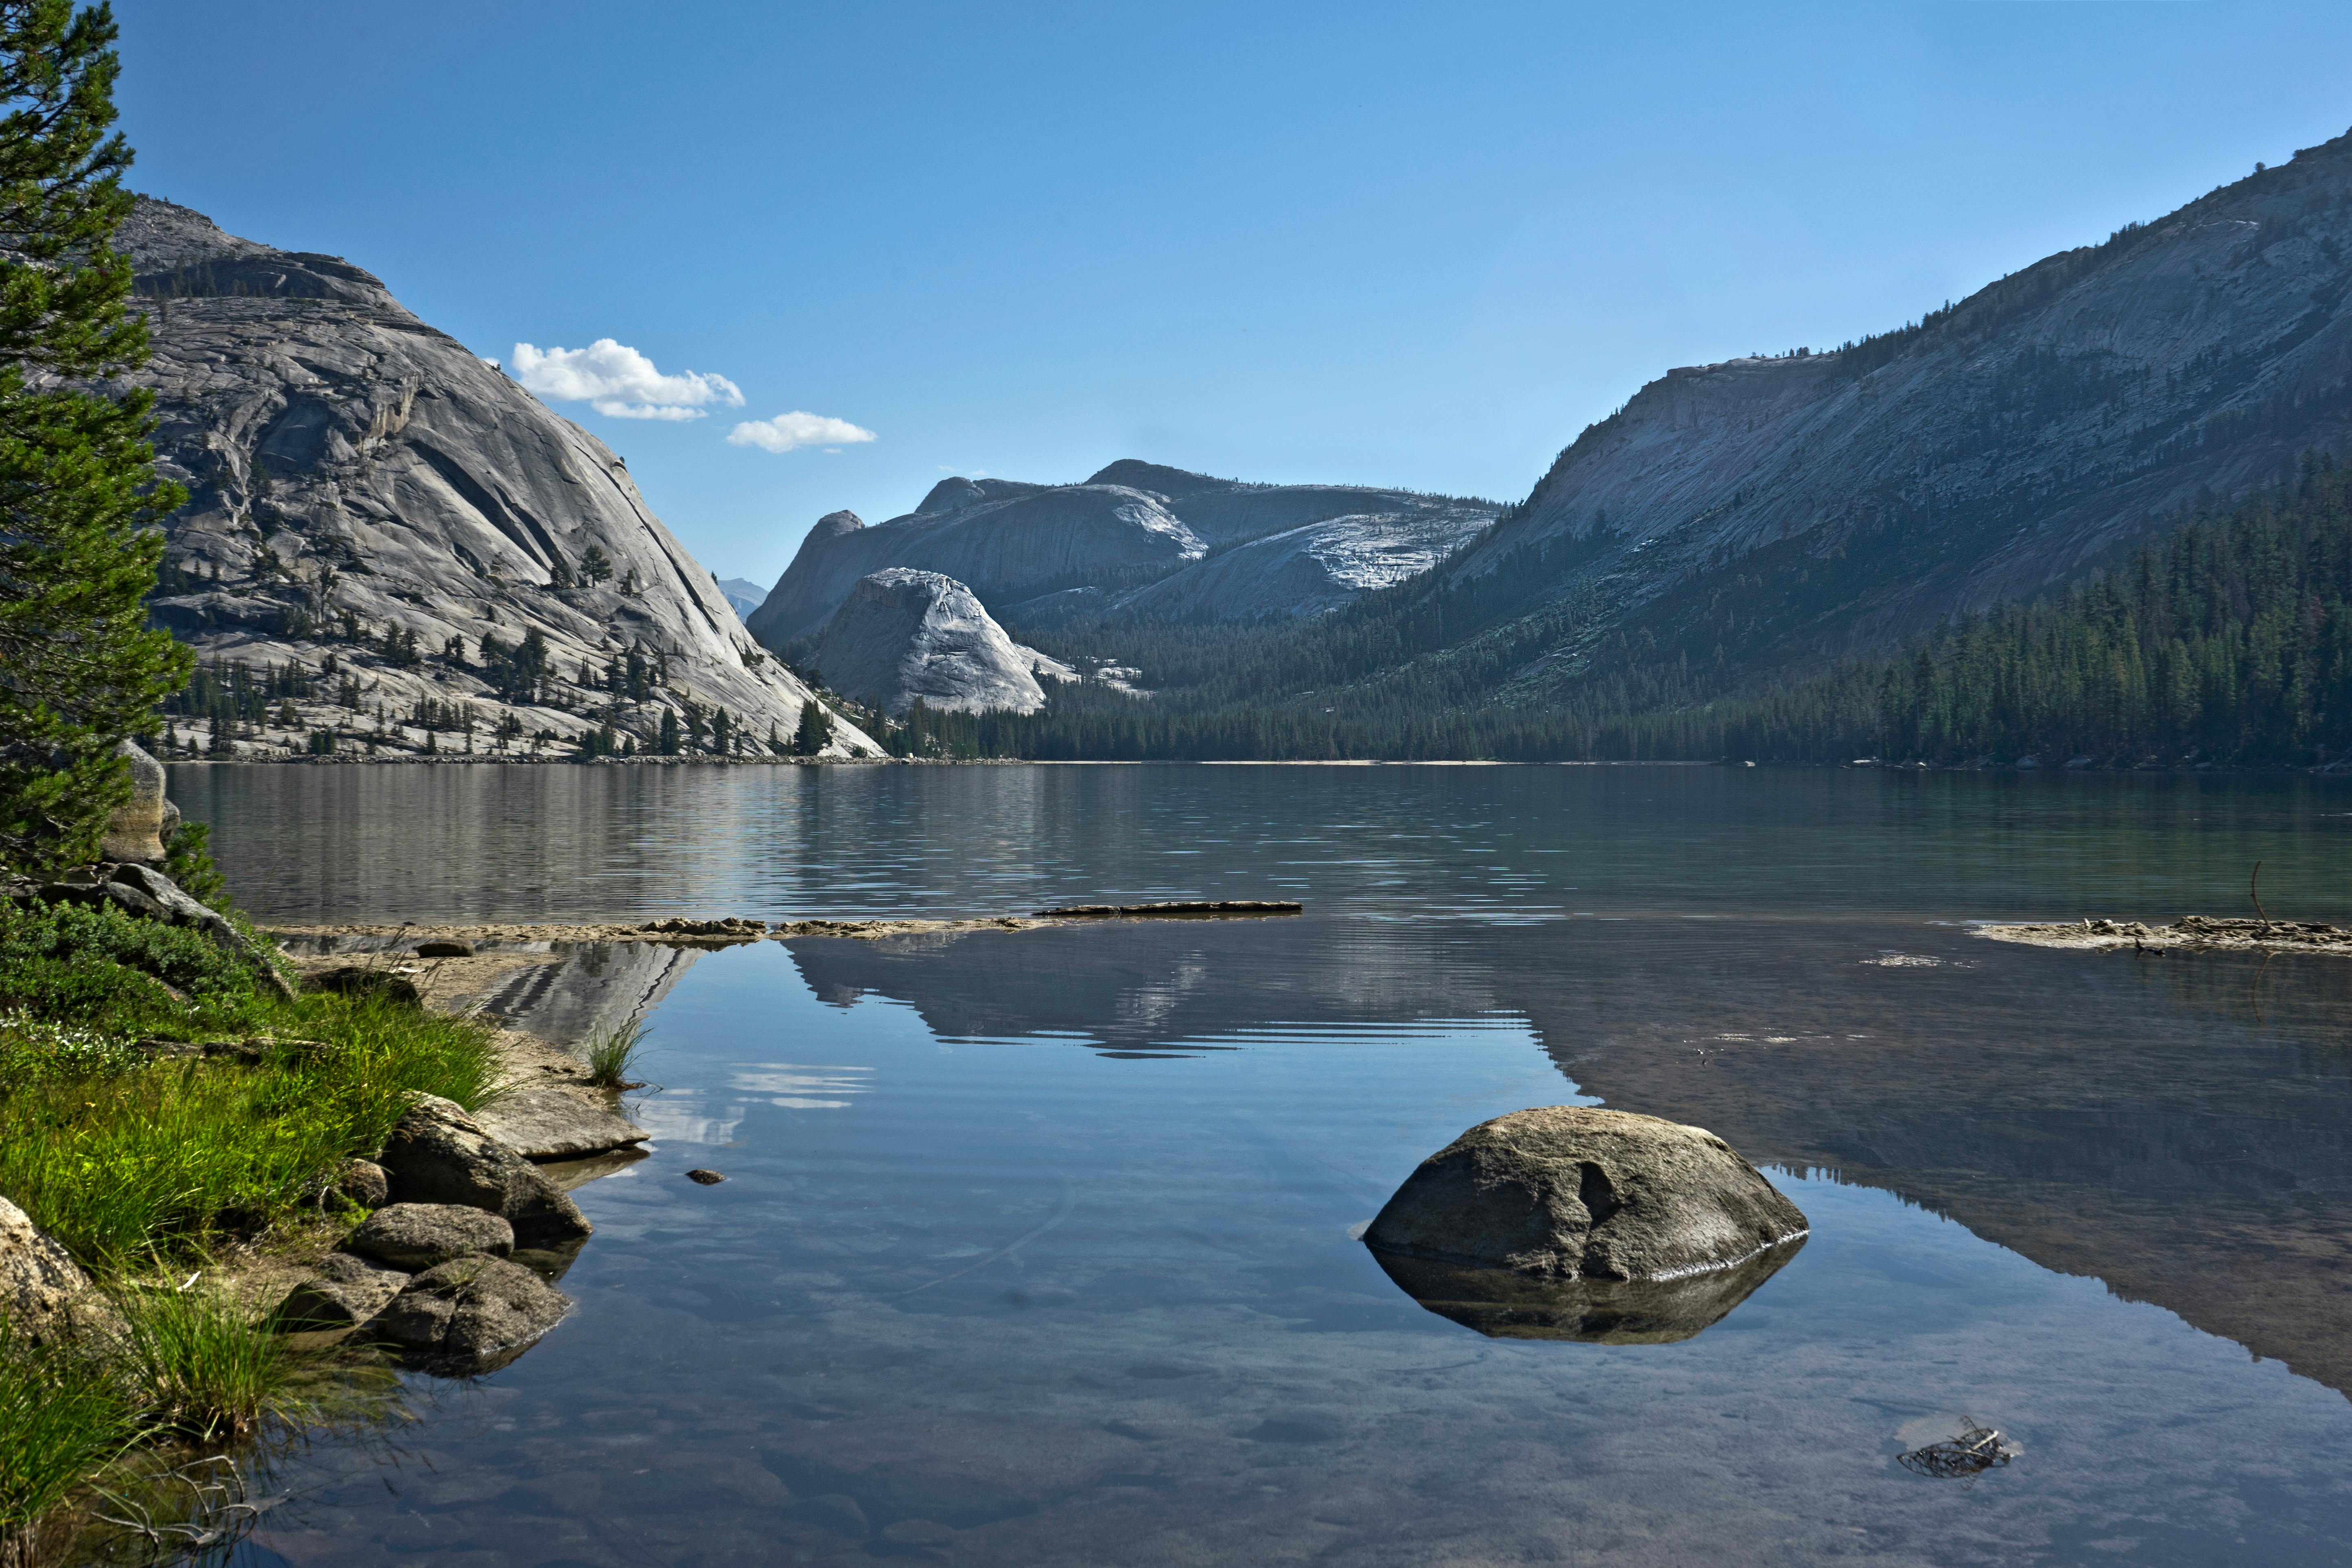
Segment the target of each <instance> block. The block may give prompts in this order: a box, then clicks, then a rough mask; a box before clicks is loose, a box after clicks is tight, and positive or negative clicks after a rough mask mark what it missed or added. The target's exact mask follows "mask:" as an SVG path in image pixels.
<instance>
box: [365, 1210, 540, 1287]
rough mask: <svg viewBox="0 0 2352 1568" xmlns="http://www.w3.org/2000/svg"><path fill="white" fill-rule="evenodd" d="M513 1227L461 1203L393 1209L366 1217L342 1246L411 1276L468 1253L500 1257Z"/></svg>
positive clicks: (510, 1242) (511, 1242)
mask: <svg viewBox="0 0 2352 1568" xmlns="http://www.w3.org/2000/svg"><path fill="white" fill-rule="evenodd" d="M514 1241H515V1235H514V1226H510V1225H509V1224H508V1223H507V1222H506V1221H505V1220H504V1219H501V1218H500V1217H499V1215H494V1214H489V1213H486V1212H485V1211H483V1210H481V1209H478V1208H469V1207H467V1205H463V1204H394V1205H391V1206H390V1207H388V1208H381V1209H378V1210H376V1212H375V1213H373V1214H372V1215H369V1216H368V1217H367V1223H366V1224H364V1225H362V1226H360V1227H359V1229H357V1230H355V1231H353V1232H352V1234H351V1238H350V1239H349V1240H347V1241H345V1242H344V1243H343V1246H344V1247H346V1248H348V1249H349V1250H351V1251H352V1252H356V1253H359V1254H360V1255H362V1257H366V1258H375V1259H377V1260H378V1261H380V1262H383V1263H389V1264H391V1265H392V1266H393V1267H394V1268H404V1269H406V1270H408V1271H409V1272H410V1273H415V1272H416V1271H417V1270H419V1269H424V1268H433V1267H435V1266H436V1264H442V1263H446V1262H448V1261H449V1259H451V1258H464V1257H466V1256H467V1255H468V1254H469V1253H476V1252H486V1253H489V1254H491V1255H492V1256H494V1257H500V1258H503V1257H505V1256H506V1255H507V1254H508V1253H509V1252H512V1251H513V1250H514Z"/></svg>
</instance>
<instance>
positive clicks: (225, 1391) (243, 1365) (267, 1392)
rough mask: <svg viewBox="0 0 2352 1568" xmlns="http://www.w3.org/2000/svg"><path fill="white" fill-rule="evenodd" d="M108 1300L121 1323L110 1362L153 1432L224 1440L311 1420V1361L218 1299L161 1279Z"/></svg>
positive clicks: (121, 1290)
mask: <svg viewBox="0 0 2352 1568" xmlns="http://www.w3.org/2000/svg"><path fill="white" fill-rule="evenodd" d="M110 1300H111V1301H112V1303H113V1307H114V1310H115V1314H116V1318H117V1320H118V1325H119V1326H118V1327H117V1328H116V1330H115V1331H114V1334H113V1343H112V1346H111V1349H110V1355H109V1358H108V1359H109V1360H110V1362H111V1363H112V1365H113V1367H114V1370H115V1372H116V1373H117V1375H118V1376H119V1377H120V1378H121V1380H122V1382H123V1383H124V1384H126V1385H127V1387H128V1389H129V1391H130V1394H131V1398H132V1399H133V1400H135V1401H136V1402H137V1404H138V1406H139V1408H140V1411H141V1413H142V1415H144V1416H145V1418H146V1419H147V1420H148V1421H149V1422H150V1423H151V1424H152V1426H154V1427H156V1428H158V1429H160V1430H163V1431H167V1432H170V1433H172V1434H173V1435H174V1436H182V1437H186V1438H191V1439H194V1441H197V1442H202V1443H217V1442H226V1441H229V1440H232V1439H235V1438H238V1437H247V1436H252V1435H253V1434H254V1433H255V1432H256V1431H257V1430H258V1429H259V1428H260V1427H261V1426H262V1424H263V1423H264V1422H265V1421H268V1420H270V1419H272V1418H278V1419H282V1420H289V1421H299V1420H301V1419H302V1418H303V1417H305V1416H306V1415H309V1414H310V1410H311V1408H312V1405H313V1403H314V1402H313V1400H312V1399H311V1398H310V1397H309V1395H308V1394H307V1392H306V1385H307V1384H309V1383H310V1381H311V1375H310V1367H309V1366H307V1365H306V1364H305V1360H306V1358H304V1357H303V1356H301V1355H300V1354H299V1353H298V1352H295V1351H294V1350H292V1349H290V1348H289V1346H288V1344H287V1342H286V1340H285V1338H284V1337H283V1336H282V1335H278V1334H274V1333H271V1332H269V1331H267V1330H266V1329H264V1328H263V1327H262V1326H261V1325H260V1324H258V1323H257V1322H256V1321H254V1320H253V1317H252V1316H251V1314H249V1313H247V1311H246V1310H245V1309H243V1308H242V1307H239V1306H238V1305H237V1304H236V1302H235V1301H233V1300H229V1298H228V1297H226V1295H223V1294H222V1293H221V1292H219V1291H217V1290H214V1289H205V1288H203V1287H198V1286H191V1287H189V1288H186V1289H174V1288H173V1286H172V1284H171V1283H170V1282H169V1281H168V1280H163V1281H153V1282H143V1283H132V1284H127V1285H123V1286H121V1287H118V1288H117V1289H115V1290H114V1291H113V1292H111V1295H110Z"/></svg>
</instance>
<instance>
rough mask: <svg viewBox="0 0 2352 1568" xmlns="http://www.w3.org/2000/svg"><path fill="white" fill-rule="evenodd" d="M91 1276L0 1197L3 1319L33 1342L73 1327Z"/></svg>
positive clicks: (21, 1213) (27, 1216) (22, 1213)
mask: <svg viewBox="0 0 2352 1568" xmlns="http://www.w3.org/2000/svg"><path fill="white" fill-rule="evenodd" d="M88 1289H89V1276H88V1275H86V1274H84V1273H83V1272H82V1271H81V1269H80V1268H79V1266H77V1265H76V1264H75V1262H74V1260H73V1259H72V1258H68V1257H67V1256H66V1250H65V1248H64V1247H59V1246H58V1244H57V1243H56V1242H54V1241H51V1240H50V1239H49V1238H48V1237H47V1236H45V1235H43V1234H42V1233H41V1231H40V1229H39V1227H37V1226H35V1225H34V1224H33V1222H32V1219H31V1217H30V1216H29V1215H26V1213H25V1211H24V1210H23V1209H20V1208H18V1207H17V1206H16V1205H15V1204H12V1203H10V1202H9V1201H8V1200H7V1199H6V1198H0V1317H5V1318H6V1319H7V1320H8V1323H9V1326H10V1327H11V1328H12V1329H14V1330H16V1331H19V1332H21V1333H23V1334H25V1335H26V1337H27V1338H30V1339H32V1340H35V1341H40V1340H44V1339H48V1338H50V1337H52V1336H55V1335H58V1334H62V1333H66V1332H68V1331H70V1330H71V1329H72V1328H73V1326H74V1317H75V1313H76V1311H77V1310H79V1305H80V1302H81V1298H82V1294H83V1292H85V1291H87V1290H88Z"/></svg>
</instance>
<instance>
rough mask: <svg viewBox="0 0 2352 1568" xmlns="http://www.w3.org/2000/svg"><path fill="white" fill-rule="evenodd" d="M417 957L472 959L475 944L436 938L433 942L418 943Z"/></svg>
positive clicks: (451, 938)
mask: <svg viewBox="0 0 2352 1568" xmlns="http://www.w3.org/2000/svg"><path fill="white" fill-rule="evenodd" d="M416 956H417V957H419V958H471V957H473V956H474V944H473V943H472V942H464V941H461V940H459V939H457V938H455V937H449V938H436V940H434V941H432V942H418V943H417V944H416Z"/></svg>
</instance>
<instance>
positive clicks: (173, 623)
mask: <svg viewBox="0 0 2352 1568" xmlns="http://www.w3.org/2000/svg"><path fill="white" fill-rule="evenodd" d="M121 245H122V247H123V248H124V249H125V250H127V251H128V252H129V253H130V255H131V257H132V258H133V259H134V262H135V263H136V266H137V268H138V273H139V278H138V293H139V296H140V300H141V304H142V308H143V309H145V310H146V311H147V312H148V317H149V321H150V322H151V324H152V328H153V339H154V357H153V360H152V363H151V364H150V365H149V366H148V368H147V369H146V370H145V371H144V372H142V374H141V375H140V377H139V379H140V380H141V381H142V382H143V383H144V384H148V385H151V386H152V387H153V388H154V389H155V391H156V394H157V409H158V413H159V415H160V416H161V419H162V429H161V431H160V433H159V435H158V437H157V441H156V448H157V453H158V457H159V459H160V460H159V464H158V467H159V468H161V469H162V471H163V472H164V473H165V474H167V475H169V476H171V477H173V478H174V479H178V480H179V481H180V482H181V483H183V484H184V485H185V486H187V488H188V489H189V491H190V492H191V498H192V499H191V500H190V501H189V503H188V505H187V506H186V507H185V508H184V509H183V510H181V511H180V512H179V513H178V514H177V515H175V516H174V517H173V519H172V520H171V521H170V523H169V525H168V528H167V532H168V535H169V541H170V545H169V554H168V556H167V560H166V564H165V568H164V581H163V586H162V589H161V591H160V592H159V594H158V595H157V596H156V598H155V600H154V601H153V614H154V616H155V617H156V619H157V620H158V621H160V622H161V623H163V624H164V625H166V626H170V627H171V628H172V629H173V632H175V633H176V634H177V635H178V636H179V637H182V638H183V639H184V640H185V641H187V642H189V643H191V644H193V645H194V647H196V649H197V651H198V652H199V654H200V655H201V656H202V657H203V658H205V659H206V660H215V659H218V660H232V661H243V662H244V663H246V664H247V665H249V666H251V667H253V668H255V670H256V671H259V670H260V669H261V668H264V667H271V666H275V667H278V668H279V669H280V670H282V671H289V672H290V673H289V674H288V675H287V677H286V678H285V679H284V680H283V681H282V685H283V686H284V687H285V688H286V690H287V695H286V696H285V697H284V700H283V701H282V702H281V701H279V700H276V699H275V696H273V700H272V701H271V702H270V704H269V718H268V720H267V721H265V722H264V723H262V724H261V725H258V726H256V727H254V728H252V729H251V730H250V731H248V739H247V742H244V747H245V749H246V750H247V751H248V752H263V753H267V752H270V751H273V750H278V749H284V748H287V747H295V748H297V749H299V747H300V745H301V744H302V742H303V741H304V738H305V736H306V734H307V732H309V731H317V730H321V729H329V730H341V731H344V732H345V734H346V736H347V737H348V736H350V735H352V734H355V733H357V732H359V731H366V732H367V733H369V734H371V735H375V734H378V733H379V731H380V734H381V739H380V741H379V744H381V745H383V746H390V747H394V748H398V747H412V748H413V747H421V746H423V745H425V744H426V740H427V737H428V735H431V736H434V737H435V738H436V744H435V749H436V750H442V751H446V750H450V749H454V748H457V747H458V746H459V745H460V744H461V743H462V742H461V741H460V739H459V738H458V731H460V729H461V727H463V728H464V729H465V731H466V734H465V739H466V741H467V742H471V744H472V745H475V746H480V747H486V748H487V747H489V746H493V745H498V744H500V743H501V742H499V741H497V740H495V739H494V737H496V736H497V735H498V733H499V731H500V730H501V728H503V729H504V730H505V731H506V740H505V741H504V742H503V744H504V745H506V746H509V747H512V746H518V745H519V746H522V747H526V748H527V747H528V746H529V745H530V737H533V736H538V735H542V734H544V735H548V736H551V737H552V738H554V739H555V740H557V741H559V742H568V741H571V740H572V739H575V738H577V737H579V736H581V735H583V733H587V732H590V731H595V730H596V729H598V728H599V726H601V725H603V724H605V723H608V722H609V723H611V724H613V725H614V726H615V727H616V729H617V730H619V731H628V732H634V733H635V734H636V735H638V736H640V737H643V738H645V739H651V738H652V737H653V735H654V734H655V733H656V730H657V728H658V725H659V722H660V715H661V712H662V710H664V709H668V710H674V711H678V712H681V713H683V714H688V715H690V716H692V717H694V718H698V719H702V720H704V721H710V720H712V719H713V718H715V715H716V714H717V713H718V712H719V710H725V711H726V713H727V715H728V718H729V721H730V725H729V728H730V732H732V733H737V734H741V735H744V736H746V737H748V738H749V739H751V741H754V742H761V741H764V739H765V737H766V735H767V733H768V731H769V730H770V727H771V726H773V727H775V728H776V730H777V731H779V732H780V733H782V734H787V735H788V734H790V733H791V731H793V727H794V725H795V724H796V723H797V721H798V719H799V714H800V709H801V705H802V704H803V702H806V701H809V700H812V699H811V698H810V695H809V692H808V690H807V689H806V688H805V687H803V685H802V684H801V683H800V682H799V681H798V680H797V679H794V677H793V675H792V674H791V673H790V672H789V671H788V670H786V669H784V668H782V666H781V665H780V664H778V663H777V662H776V661H775V660H774V659H773V658H771V657H769V656H768V655H767V654H766V653H764V652H763V651H762V650H761V648H760V647H758V646H757V644H756V643H754V641H753V640H752V638H751V637H750V635H749V634H748V633H747V632H746V631H745V630H744V629H743V627H742V626H741V625H740V622H739V620H738V619H737V616H736V614H735V612H734V610H733V609H732V608H730V605H728V602H727V600H726V598H725V596H724V595H723V594H722V593H721V591H720V589H719V587H718V585H717V584H714V583H713V581H712V579H711V575H710V574H709V572H707V571H705V570H704V569H703V568H702V567H701V566H699V565H698V564H697V563H695V562H694V560H693V559H692V558H691V557H690V556H688V554H687V552H686V551H685V550H684V549H683V548H682V547H681V546H680V545H679V544H678V542H677V540H675V539H674V538H672V537H671V536H670V533H669V531H668V530H667V529H666V528H664V527H663V526H662V523H661V521H660V520H659V519H658V518H656V516H655V515H654V514H653V512H652V511H651V510H649V509H648V508H647V507H646V503H645V499H644V498H643V497H642V496H640V495H639V494H638V493H637V489H636V487H635V485H634V484H633V483H631V482H630V479H629V473H628V468H627V466H626V465H625V463H623V461H622V460H621V459H620V458H618V457H616V456H615V455H614V453H613V452H612V451H611V449H610V448H608V447H605V446H604V444H603V443H602V442H600V441H598V440H597V439H596V438H595V437H593V436H590V435H589V434H588V433H587V432H585V431H583V430H582V429H581V428H580V427H579V426H576V425H573V424H572V423H571V422H570V421H569V420H566V419H563V418H562V417H560V416H557V415H555V414H554V413H552V412H551V411H550V410H549V409H548V408H547V407H546V406H545V405H542V404H541V403H540V402H538V401H537V400H536V399H534V398H533V397H531V396H530V395H529V394H528V393H526V392H524V391H523V390H522V389H521V388H520V387H519V386H517V385H515V384H513V383H512V382H511V381H509V379H508V378H507V377H506V376H505V375H504V374H501V373H500V372H499V370H498V369H497V368H495V367H494V366H492V365H490V364H488V363H484V362H483V361H482V360H480V359H478V358H476V357H475V355H474V354H472V353H470V352H468V351H467V349H466V347H465V346H464V345H463V344H461V343H459V342H457V341H456V340H454V339H452V338H450V337H448V336H446V335H445V334H443V333H441V332H438V331H435V330H434V329H433V328H431V327H429V326H427V325H426V324H425V323H424V322H423V321H418V320H417V319H416V317H415V316H414V315H412V314H410V313H409V311H407V310H404V308H403V307H402V306H401V305H400V304H399V302H398V301H397V300H394V299H393V298H392V296H391V295H390V294H389V293H388V292H387V291H386V290H385V289H384V287H383V284H382V283H381V282H379V281H378V280H377V279H375V278H373V277H372V276H371V275H369V274H368V273H366V272H363V271H362V270H361V269H360V268H356V267H353V266H351V265H350V264H348V263H346V262H344V261H341V260H340V259H338V258H333V257H327V256H316V255H310V254H308V253H290V252H285V251H279V250H274V249H271V248H270V247H267V246H262V245H257V244H255V243H253V242H252V241H250V240H245V239H239V238H237V237H235V236H232V235H228V234H225V233H223V232H222V231H221V230H220V229H218V228H217V227H215V226H214V225H213V224H212V222H211V221H210V220H209V219H207V218H205V217H204V216H202V215H200V214H198V213H194V212H192V211H190V210H188V209H187V208H185V207H181V206H175V205H172V204H170V203H168V202H160V201H155V200H152V199H142V201H141V202H140V204H139V206H138V210H137V212H136V213H135V215H134V216H132V218H131V221H130V222H129V224H128V225H127V226H125V229H124V232H123V235H122V238H121ZM689 704H690V705H691V707H689V706H688V705H689ZM467 720H470V724H469V725H468V724H467ZM689 728H691V726H690V725H689ZM708 732H709V731H706V733H708ZM835 733H836V735H837V736H839V737H840V740H839V742H838V749H840V750H842V751H845V752H870V751H874V750H877V748H875V747H873V745H872V742H870V741H869V740H868V739H867V738H866V736H865V735H863V734H862V733H860V732H859V731H856V728H855V727H854V726H850V725H847V724H845V723H839V722H837V723H836V725H835ZM443 736H446V737H448V738H447V739H446V740H442V739H440V737H443ZM345 743H346V744H347V745H348V744H349V743H350V742H349V741H348V740H347V741H346V742H345Z"/></svg>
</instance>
